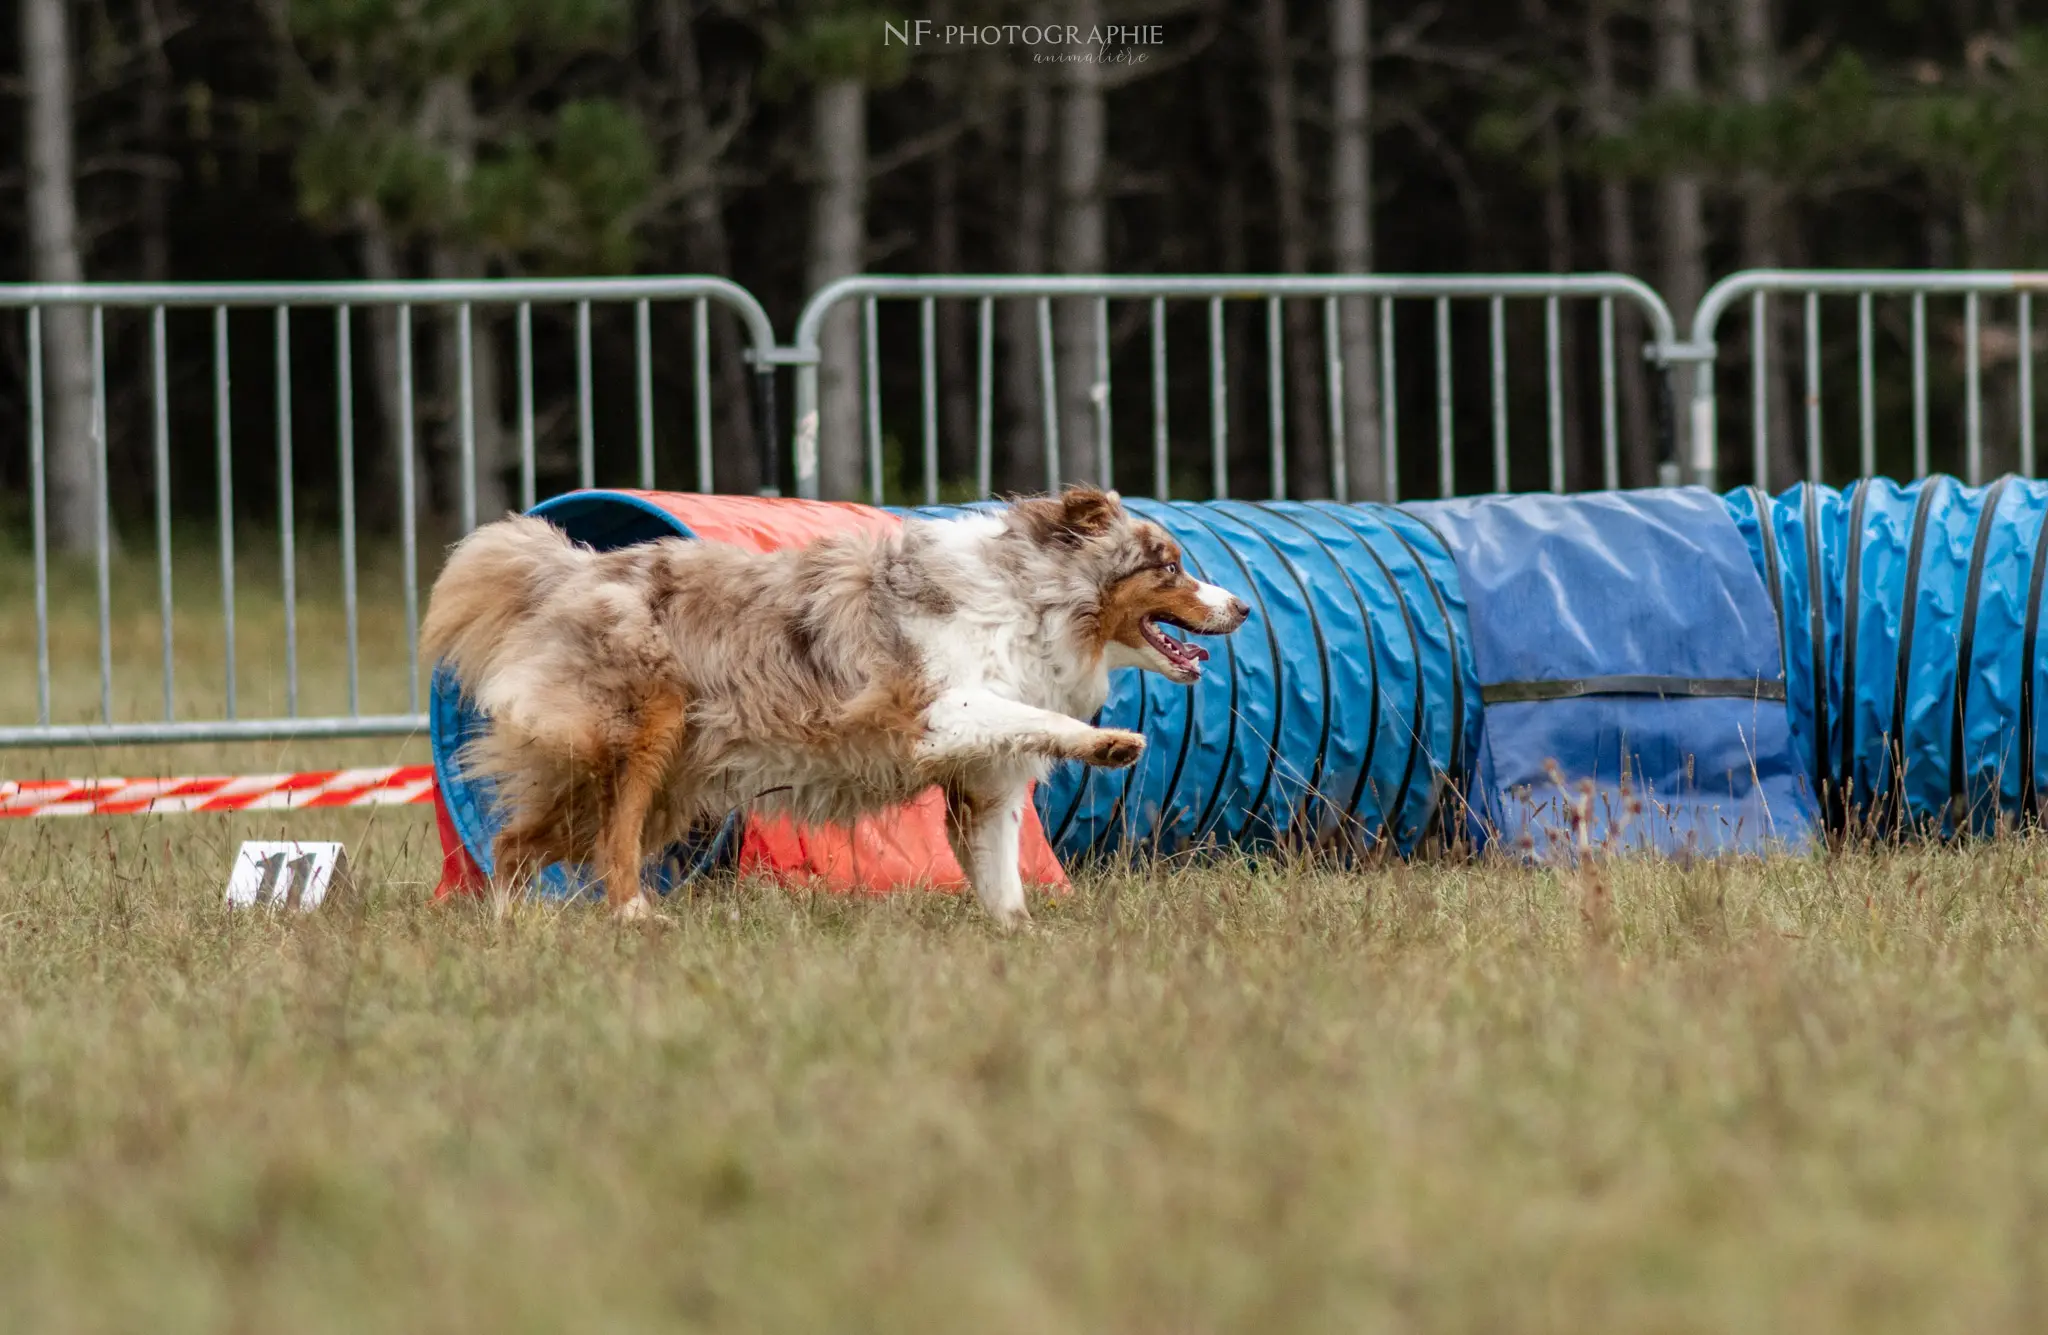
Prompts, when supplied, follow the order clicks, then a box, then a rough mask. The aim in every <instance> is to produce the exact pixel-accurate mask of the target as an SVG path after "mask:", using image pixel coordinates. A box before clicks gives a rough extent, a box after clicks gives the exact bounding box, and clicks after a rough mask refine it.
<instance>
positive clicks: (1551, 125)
mask: <svg viewBox="0 0 2048 1335" xmlns="http://www.w3.org/2000/svg"><path fill="white" fill-rule="evenodd" d="M1539 139H1540V142H1541V145H1542V147H1541V150H1540V151H1541V152H1542V154H1543V160H1544V162H1545V163H1546V164H1547V168H1546V171H1545V174H1544V181H1543V237H1544V242H1545V248H1546V249H1547V251H1548V252H1549V253H1548V260H1549V264H1550V271H1551V272H1552V273H1558V274H1564V273H1570V272H1572V271H1573V269H1574V268H1575V267H1576V265H1574V263H1573V256H1572V217H1571V197H1570V195H1569V194H1568V193H1567V192H1566V190H1565V165H1564V144H1563V136H1562V135H1560V134H1559V132H1558V128H1557V119H1556V117H1555V116H1554V115H1553V116H1551V117H1550V118H1548V119H1546V120H1545V121H1544V124H1543V130H1542V132H1541V134H1540V136H1539ZM1559 306H1560V309H1559V311H1558V345H1557V366H1556V370H1555V372H1554V374H1555V375H1556V376H1557V377H1558V379H1559V381H1560V384H1559V394H1558V399H1559V401H1558V418H1559V423H1560V427H1561V430H1560V432H1559V448H1560V450H1561V451H1562V452H1563V455H1564V468H1563V473H1562V477H1561V478H1553V476H1552V474H1551V472H1550V465H1549V463H1548V460H1549V450H1550V418H1549V412H1550V406H1549V404H1550V401H1549V398H1548V394H1549V388H1550V387H1549V384H1548V383H1547V382H1546V383H1545V385H1544V393H1545V396H1546V397H1545V399H1544V424H1543V448H1544V458H1545V460H1546V462H1545V465H1544V485H1545V486H1548V485H1550V483H1551V482H1552V481H1553V480H1557V481H1561V482H1562V483H1563V484H1564V486H1565V488H1566V489H1567V490H1583V489H1584V488H1585V487H1586V486H1587V485H1588V482H1589V480H1594V479H1598V478H1599V476H1600V471H1601V456H1600V449H1601V442H1600V440H1599V438H1598V437H1597V436H1590V437H1589V436H1588V435H1587V433H1586V429H1585V420H1584V417H1583V416H1582V415H1581V412H1580V392H1579V323H1578V321H1577V320H1576V319H1575V318H1574V316H1575V315H1576V314H1577V313H1578V312H1576V311H1574V310H1573V309H1572V307H1571V305H1570V304H1569V303H1563V302H1560V303H1559ZM1546 337H1547V336H1546ZM1545 355H1546V357H1547V356H1548V350H1547V345H1546V352H1545ZM1545 374H1546V375H1549V374H1553V372H1551V371H1549V370H1546V372H1545ZM1595 485H1597V482H1596V483H1595Z"/></svg>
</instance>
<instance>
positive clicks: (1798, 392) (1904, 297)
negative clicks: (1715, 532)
mask: <svg viewBox="0 0 2048 1335" xmlns="http://www.w3.org/2000/svg"><path fill="white" fill-rule="evenodd" d="M2043 291H2048V273H2006V272H1909V271H1871V272H1852V271H1832V270H1820V271H1797V270H1789V271H1788V270H1752V271H1749V272H1745V273H1737V274H1732V275H1730V276H1729V277H1727V278H1724V279H1722V280H1721V281H1720V282H1719V283H1716V284H1715V285H1714V286H1713V287H1712V288H1711V289H1709V290H1708V292H1707V294H1706V296H1705V297H1704V298H1703V299H1702V300H1701V302H1700V307H1699V311H1698V312H1697V313H1696V314H1695V316H1694V318H1693V325H1692V341H1691V344H1690V345H1688V346H1684V347H1680V348H1677V349H1673V350H1672V356H1671V360H1673V361H1675V362H1676V361H1689V362H1691V363H1693V365H1694V381H1693V392H1692V412H1691V427H1690V431H1689V437H1690V441H1689V446H1688V451H1687V453H1688V465H1689V466H1688V472H1689V473H1690V476H1691V480H1693V481H1696V482H1698V483H1700V484H1702V485H1704V486H1709V487H1712V486H1716V485H1718V484H1720V483H1722V482H1725V481H1726V480H1727V479H1726V478H1725V477H1724V476H1723V473H1724V471H1725V470H1724V469H1723V468H1722V460H1721V445H1722V440H1721V426H1722V424H1721V420H1720V416H1721V415H1720V411H1719V402H1718V391H1719V390H1720V389H1721V388H1723V386H1722V385H1720V384H1719V383H1717V382H1718V381H1719V380H1721V379H1722V375H1721V373H1723V372H1725V371H1727V370H1729V369H1731V366H1732V364H1735V363H1737V362H1738V359H1737V358H1735V357H1732V356H1729V355H1726V354H1725V352H1724V351H1723V349H1721V348H1720V347H1719V346H1718V345H1717V342H1716V340H1717V336H1718V335H1719V334H1720V333H1721V329H1720V326H1721V322H1722V319H1723V317H1724V316H1726V315H1728V314H1729V313H1730V312H1731V311H1734V310H1735V309H1737V308H1738V307H1740V306H1744V305H1746V306H1747V308H1748V316H1749V319H1748V327H1747V329H1746V330H1744V331H1743V338H1744V342H1743V345H1742V347H1743V351H1744V352H1745V353H1746V354H1747V368H1746V369H1747V372H1748V374H1747V376H1746V377H1745V378H1744V382H1743V384H1742V392H1743V396H1744V397H1745V398H1746V400H1747V406H1748V408H1749V420H1748V422H1747V427H1748V431H1747V433H1746V434H1747V436H1748V444H1749V451H1748V454H1749V458H1748V465H1749V468H1748V472H1749V479H1748V480H1750V481H1752V482H1754V483H1756V484H1757V485H1760V486H1763V487H1765V488H1767V489H1768V488H1770V487H1773V486H1783V485H1787V484H1790V483H1791V482H1793V481H1796V480H1801V479H1807V480H1812V481H1826V480H1828V479H1829V478H1830V477H1834V478H1838V479H1840V478H1844V477H1847V476H1852V475H1853V476H1859V477H1869V476H1874V475H1876V474H1878V473H1880V472H1890V473H1894V474H1896V473H1907V472H1909V473H1910V474H1911V476H1913V477H1915V478H1920V477H1925V476H1927V474H1928V473H1929V472H1930V471H1932V470H1934V469H1941V470H1943V471H1947V472H1952V473H1956V474H1958V475H1960V476H1961V477H1962V478H1963V479H1964V480H1965V481H1966V482H1969V483H1971V484H1976V483H1979V482H1981V481H1983V479H1984V473H1985V464H1986V457H1987V452H1988V451H1987V446H1988V444H1989V443H1990V442H1991V441H1992V440H1993V438H1994V437H1996V438H1997V441H1998V444H1999V448H1998V449H1997V450H1996V453H1997V455H1998V456H1999V458H1998V462H1999V464H2000V470H1999V471H2005V470H2007V469H2011V470H2013V471H2017V472H2019V473H2022V474H2024V475H2026V476H2029V477H2031V476H2033V474H2034V464H2035V458H2034V443H2035V422H2034V349H2035V336H2034V308H2033V298H2034V294H2035V293H2036V292H2043ZM1782 297H1791V298H1796V299H1797V300H1798V302H1799V311H1800V316H1799V320H1798V328H1797V333H1798V336H1799V343H1800V345H1801V353H1800V356H1799V359H1798V365H1799V368H1800V372H1801V378H1800V379H1799V380H1798V381H1797V382H1791V381H1789V378H1788V379H1787V383H1784V384H1779V385H1777V386H1776V387H1775V388H1774V386H1773V381H1774V379H1775V378H1776V377H1775V375H1774V372H1776V371H1778V370H1780V369H1781V368H1777V367H1775V366H1774V362H1775V360H1776V359H1775V358H1774V356H1773V352H1774V349H1776V348H1777V346H1778V345H1779V344H1780V343H1781V342H1782V341H1784V340H1783V339H1782V338H1781V337H1780V334H1781V332H1782V331H1781V328H1780V323H1781V322H1778V321H1777V317H1778V315H1779V314H1780V312H1777V311H1775V310H1774V309H1773V305H1772V302H1773V299H1774V298H1782ZM1881 298H1884V299H1888V300H1884V301H1880V299H1881ZM1931 298H1932V299H1944V298H1945V299H1947V300H1946V301H1945V302H1943V308H1945V309H1946V310H1947V311H1949V312H1953V311H1954V307H1955V305H1957V304H1960V306H1961V311H1960V325H1956V324H1954V323H1951V324H1950V325H1949V327H1948V330H1947V335H1948V336H1947V338H1946V339H1945V340H1943V341H1944V342H1946V343H1947V344H1949V345H1950V347H1951V348H1952V349H1953V351H1954V354H1955V355H1954V356H1952V357H1950V358H1948V359H1947V362H1948V364H1947V365H1943V364H1941V363H1940V362H1935V363H1933V364H1932V365H1931V364H1930V357H1929V345H1930V328H1933V329H1934V330H1935V331H1936V332H1937V333H1939V332H1940V328H1941V327H1940V326H1939V325H1938V324H1937V325H1934V326H1930V323H1929V302H1930V299H1931ZM1958 299H1959V302H1958ZM1852 301H1853V303H1854V328H1855V331H1856V332H1855V342H1854V367H1855V379H1854V405H1853V407H1851V406H1850V405H1849V403H1848V402H1847V401H1846V400H1847V399H1848V397H1849V396H1848V394H1847V393H1846V392H1840V391H1838V390H1837V388H1836V386H1838V384H1839V381H1838V380H1835V379H1831V378H1830V377H1828V376H1827V375H1826V370H1827V368H1828V364H1829V362H1830V358H1829V355H1828V353H1829V352H1830V351H1837V353H1838V355H1837V356H1836V357H1835V358H1834V359H1833V360H1834V361H1835V362H1836V363H1837V364H1838V365H1839V363H1841V362H1844V361H1847V360H1848V358H1847V357H1846V356H1844V355H1840V353H1839V350H1837V349H1832V348H1830V346H1829V344H1828V343H1827V342H1826V341H1824V339H1823V329H1824V325H1823V314H1824V303H1828V302H1834V303H1837V304H1840V303H1847V302H1852ZM2008 306H2009V311H2008V310H2006V309H2004V308H2006V307H2008ZM1901 307H1903V309H1902V310H1901V309H1900V308H1901ZM1941 313H1942V308H1937V311H1936V314H1937V315H1940V314H1941ZM1987 314H1988V315H1989V316H1991V317H1992V318H1991V320H1990V321H1989V322H1988V323H1987ZM2007 315H2009V318H2010V324H2007V323H2005V320H2004V318H2002V317H2005V316H2007ZM1951 319H1953V316H1951ZM1828 327H1833V326H1828ZM1886 353H1889V354H1890V356H1889V358H1886V359H1885V360H1887V361H1888V362H1889V363H1890V364H1893V365H1896V364H1898V363H1901V362H1902V363H1903V366H1902V367H1901V368H1900V369H1901V370H1903V371H1904V372H1905V374H1904V375H1902V376H1896V377H1895V376H1893V375H1890V374H1882V373H1880V370H1879V366H1880V361H1881V358H1884V354H1886ZM1957 362H1960V366H1957V365H1956V364H1955V363H1957ZM1987 362H1993V363H1996V365H1995V366H1988V365H1987ZM1994 372H1995V374H1996V376H1997V381H1998V383H1997V384H1996V385H1995V389H1996V390H1997V393H1996V394H1995V395H1994V397H1995V398H1999V399H2009V400H2010V401H2009V402H2006V403H2004V404H2003V405H2002V407H2003V411H2002V412H2000V413H1998V414H1992V415H1987V412H1986V399H1987V393H1986V384H1987V379H1989V378H1990V377H1991V373H1994ZM1779 396H1783V397H1782V398H1780V397H1779ZM1793 404H1796V406H1797V408H1798V414H1797V416H1798V419H1799V420H1798V424H1797V425H1796V426H1793V427H1792V429H1791V432H1790V433H1787V432H1786V431H1785V429H1784V425H1783V419H1782V418H1780V426H1779V429H1778V432H1777V433H1776V435H1777V436H1778V440H1777V445H1778V448H1777V449H1776V450H1775V451H1774V450H1773V437H1774V432H1773V417H1774V409H1775V410H1776V412H1777V413H1783V410H1784V409H1785V407H1787V406H1790V405H1793ZM1937 407H1941V408H1943V409H1944V410H1945V412H1944V415H1947V416H1949V422H1948V424H1947V426H1945V427H1943V428H1940V429H1937V427H1936V426H1935V425H1934V420H1935V409H1936V408H1937ZM1892 409H1896V411H1893V410H1892ZM1845 412H1846V413H1848V414H1851V415H1853V418H1854V421H1855V427H1856V430H1855V435H1854V439H1855V443H1856V449H1855V454H1854V467H1853V468H1848V467H1845V466H1844V465H1845V464H1846V463H1847V462H1848V452H1847V451H1846V450H1845V449H1841V448H1836V449H1833V450H1830V449H1829V448H1828V446H1829V444H1830V443H1831V441H1839V440H1840V439H1842V436H1841V435H1840V434H1837V435H1835V436H1830V435H1829V433H1828V431H1827V424H1828V423H1829V422H1830V421H1832V420H1837V419H1839V418H1840V417H1841V416H1842V415H1843V414H1844V413H1845ZM1957 412H1959V413H1960V416H1961V421H1960V422H1956V421H1955V420H1954V416H1953V414H1955V413H1957ZM1900 423H1909V424H1910V427H1909V430H1902V429H1901V427H1900V425H1899V424H1900ZM2008 432H2009V433H2010V434H2007V433H2008ZM1736 436H1737V440H1738V441H1739V439H1740V429H1739V427H1738V430H1737V433H1736ZM1789 436H1796V439H1794V438H1788V437H1789ZM1908 444H1910V453H1908V451H1907V448H1906V446H1907V445H1908ZM1774 454H1775V455H1776V457H1777V458H1778V460H1779V464H1780V466H1778V467H1774V465H1773V462H1772V461H1773V456H1774ZM1795 455H1796V458H1797V462H1798V463H1799V464H1800V465H1801V467H1800V468H1798V469H1794V470H1787V469H1785V468H1783V467H1782V465H1783V463H1784V462H1786V461H1787V459H1788V456H1795ZM1885 456H1889V459H1890V461H1891V462H1889V463H1884V464H1882V465H1881V462H1880V460H1881V458H1883V457H1885ZM1831 462H1832V464H1833V466H1832V467H1831V466H1830V464H1831ZM1900 465H1909V466H1908V467H1901V466H1900ZM1787 472H1791V473H1792V474H1793V475H1791V476H1787V475H1786V474H1787Z"/></svg>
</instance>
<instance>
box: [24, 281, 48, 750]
mask: <svg viewBox="0 0 2048 1335" xmlns="http://www.w3.org/2000/svg"><path fill="white" fill-rule="evenodd" d="M47 430H48V429H47V428H46V427H45V425H44V423H43V311H42V308H41V307H40V306H31V307H29V308H28V513H29V541H30V543H31V544H32V545H33V546H34V548H35V578H36V722H37V723H38V724H39V725H41V726H42V727H46V728H47V727H48V726H50V532H49V524H50V517H49V503H48V501H47V500H46V499H45V497H44V494H43V489H44V485H45V484H44V479H43V455H44V451H45V449H46V448H47V447H46V443H45V437H46V435H47Z"/></svg>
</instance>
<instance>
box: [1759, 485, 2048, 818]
mask: <svg viewBox="0 0 2048 1335" xmlns="http://www.w3.org/2000/svg"><path fill="white" fill-rule="evenodd" d="M1726 503H1727V506H1728V510H1729V512H1730V514H1731V515H1733V516H1734V518H1735V521H1736V524H1737V527H1738V528H1739V529H1740V531H1741V533H1742V535H1743V539H1744V541H1745V543H1746V545H1747V546H1748V548H1749V550H1750V553H1751V556H1752V560H1753V563H1754V565H1755V568H1756V570H1757V571H1758V574H1759V576H1760V578H1762V579H1763V581H1764V582H1765V584H1766V586H1767V587H1768V589H1769V591H1770V596H1771V600H1772V604H1773V609H1774V612H1775V614H1776V617H1777V620H1778V624H1779V628H1780V640H1781V644H1782V654H1783V658H1782V662H1783V672H1784V679H1785V684H1786V696H1787V706H1788V707H1787V713H1788V715H1789V719H1790V724H1791V729H1792V735H1793V742H1794V749H1795V751H1796V753H1797V756H1798V762H1799V765H1800V767H1801V769H1802V772H1803V773H1804V774H1805V776H1806V779H1807V783H1808V784H1809V786H1810V788H1811V790H1812V791H1813V792H1814V793H1816V794H1817V795H1819V797H1820V799H1821V805H1822V813H1821V814H1822V818H1823V820H1824V821H1825V822H1826V825H1827V827H1828V828H1829V829H1830V830H1831V831H1836V832H1840V831H1845V830H1854V831H1856V832H1858V833H1863V834H1871V835H1876V836H1878V837H1891V836H1897V835H1907V834H1918V835H1932V836H1943V837H1952V836H1955V835H1958V834H1965V833H1977V834H1984V833H1989V832H1991V831H1993V830H1995V829H1997V828H1999V827H2000V826H2001V825H2002V824H2007V823H2012V822H2016V821H2033V820H2035V819H2037V818H2038V816H2039V804H2040V792H2041V787H2042V784H2043V781H2044V778H2048V761H2044V757H2043V755H2042V753H2041V745H2040V739H2039V735H2038V734H2039V726H2038V714H2037V706H2036V703H2035V702H2036V700H2037V699H2038V698H2039V696H2038V691H2039V690H2040V688H2041V685H2042V681H2041V677H2042V672H2041V663H2040V661H2039V657H2040V656H2039V653H2038V652H2037V651H2038V647H2039V632H2040V620H2041V595H2042V577H2043V573H2044V571H2048V563H2044V562H2043V559H2042V557H2043V555H2044V553H2043V549H2042V542H2043V538H2044V536H2048V535H2044V530H2043V517H2044V515H2048V486H2044V484H2042V483H2040V482H2035V481H2029V480H2026V479H2023V478H2016V477H2006V478H2001V479H1999V480H1998V481H1996V482H1993V483H1991V484H1990V485H1988V486H1983V487H1970V486H1965V485H1963V484H1962V483H1959V482H1957V481H1956V480H1955V479H1954V478H1949V477H1932V478H1928V479H1926V480H1925V481H1921V482H1915V483H1911V484H1908V485H1904V486H1901V485H1899V484H1898V483H1894V482H1890V481H1887V480H1884V479H1881V478H1880V479H1872V480H1869V481H1865V482H1861V483H1858V484H1856V485H1854V486H1851V487H1849V488H1847V489H1845V490H1839V491H1838V490H1836V489H1834V488H1830V487H1819V486H1812V485H1809V484H1804V483H1802V484H1800V485H1798V486H1794V487H1792V488H1790V489H1789V490H1787V491H1785V492H1783V493H1781V494H1780V495H1778V496H1777V497H1775V498H1773V497H1768V496H1765V495H1763V494H1762V493H1760V492H1758V491H1756V490H1754V489H1748V488H1745V489H1743V490H1740V491H1736V492H1731V493H1729V494H1728V496H1727V497H1726Z"/></svg>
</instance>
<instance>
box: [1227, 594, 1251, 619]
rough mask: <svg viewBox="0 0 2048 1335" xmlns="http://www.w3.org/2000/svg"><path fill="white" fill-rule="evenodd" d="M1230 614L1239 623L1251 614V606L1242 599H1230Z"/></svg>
mask: <svg viewBox="0 0 2048 1335" xmlns="http://www.w3.org/2000/svg"><path fill="white" fill-rule="evenodd" d="M1230 614H1231V615H1232V616H1234V617H1236V618H1237V619H1238V620H1239V621H1243V620H1244V619H1245V618H1246V617H1249V616H1250V615H1251V614H1252V605H1251V604H1250V603H1248V602H1246V601H1245V600H1244V599H1242V598H1232V599H1231V600H1230Z"/></svg>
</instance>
